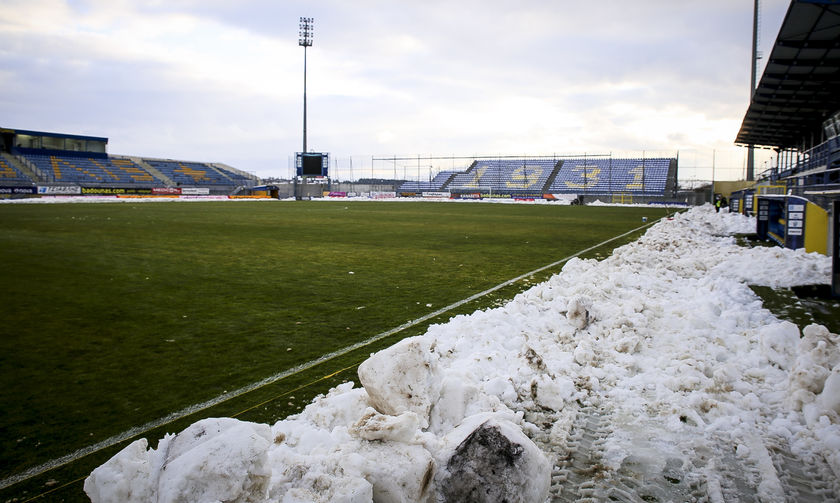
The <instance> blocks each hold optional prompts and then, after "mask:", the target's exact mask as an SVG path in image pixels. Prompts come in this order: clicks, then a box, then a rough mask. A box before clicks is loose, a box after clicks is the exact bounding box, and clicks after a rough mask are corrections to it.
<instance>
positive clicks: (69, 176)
mask: <svg viewBox="0 0 840 503" xmlns="http://www.w3.org/2000/svg"><path fill="white" fill-rule="evenodd" d="M22 157H23V158H24V159H25V160H27V161H29V162H31V163H32V164H33V165H34V166H35V168H37V170H38V171H40V173H41V175H42V176H43V177H44V179H45V180H44V181H50V182H63V183H72V184H109V183H119V184H126V183H128V184H136V183H145V184H149V183H155V182H156V183H160V181H159V180H157V179H156V178H155V177H154V176H152V175H151V174H150V173H149V172H148V171H146V170H145V169H143V168H142V167H140V166H138V165H137V164H135V163H134V162H133V161H131V160H129V159H112V158H109V157H96V158H94V157H76V156H64V155H36V154H27V155H24V156H22Z"/></svg>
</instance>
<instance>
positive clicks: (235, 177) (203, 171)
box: [0, 129, 259, 195]
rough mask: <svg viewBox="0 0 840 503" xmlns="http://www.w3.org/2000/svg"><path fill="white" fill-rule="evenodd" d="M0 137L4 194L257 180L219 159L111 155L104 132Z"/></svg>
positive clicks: (217, 188)
mask: <svg viewBox="0 0 840 503" xmlns="http://www.w3.org/2000/svg"><path fill="white" fill-rule="evenodd" d="M0 138H2V142H0V147H2V148H0V186H2V187H3V188H4V189H6V190H5V191H4V193H6V194H27V193H31V194H35V193H42V194H55V193H74V192H75V193H84V194H138V195H143V194H156V193H162V194H176V193H180V192H181V191H182V190H184V191H186V192H189V191H199V192H201V193H206V194H218V195H229V194H235V193H237V192H239V191H241V190H242V189H244V188H248V187H252V186H254V185H256V184H257V183H259V179H258V178H257V177H256V176H254V175H251V174H248V173H245V172H243V171H240V170H237V169H235V168H232V167H230V166H227V165H225V164H221V163H206V162H191V161H180V160H172V159H155V158H148V157H135V156H131V157H129V156H120V155H110V154H108V152H107V145H108V138H103V137H95V136H80V135H72V134H60V133H51V132H44V131H29V130H21V129H0ZM76 191H78V192H76Z"/></svg>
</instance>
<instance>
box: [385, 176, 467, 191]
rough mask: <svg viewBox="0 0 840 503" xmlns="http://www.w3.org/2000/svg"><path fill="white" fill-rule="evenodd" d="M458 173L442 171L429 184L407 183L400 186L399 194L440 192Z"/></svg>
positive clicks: (421, 182)
mask: <svg viewBox="0 0 840 503" xmlns="http://www.w3.org/2000/svg"><path fill="white" fill-rule="evenodd" d="M457 173H458V172H457V171H441V172H440V173H438V174H437V175H435V177H434V178H433V179H432V180H430V181H428V182H424V181H406V182H403V184H402V185H400V186H399V188H398V189H397V192H404V193H405V192H415V193H416V192H439V191H441V190H443V189H444V188H445V187H446V184H447V183H449V180H450V179H452V177H453V176H454V175H456V174H457Z"/></svg>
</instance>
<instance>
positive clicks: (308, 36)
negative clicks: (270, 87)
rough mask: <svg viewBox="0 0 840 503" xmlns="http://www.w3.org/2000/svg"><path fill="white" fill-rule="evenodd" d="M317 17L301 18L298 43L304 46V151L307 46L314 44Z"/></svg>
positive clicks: (304, 143) (304, 147)
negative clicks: (313, 36)
mask: <svg viewBox="0 0 840 503" xmlns="http://www.w3.org/2000/svg"><path fill="white" fill-rule="evenodd" d="M314 24H315V19H313V18H311V17H302V18H300V34H299V35H300V36H299V38H298V45H300V46H303V153H304V154H305V153H306V152H307V150H306V48H307V47H311V46H312V35H313V31H314Z"/></svg>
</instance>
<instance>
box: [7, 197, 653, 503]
mask: <svg viewBox="0 0 840 503" xmlns="http://www.w3.org/2000/svg"><path fill="white" fill-rule="evenodd" d="M664 215H665V210H660V209H656V210H654V209H650V208H627V207H622V208H614V207H565V206H554V205H508V204H469V203H467V204H432V203H379V202H346V203H345V202H284V203H281V202H263V203H222V202H220V203H211V202H206V203H204V202H202V203H189V204H185V203H155V204H149V203H143V204H131V203H128V204H60V205H2V206H0V260H2V263H3V264H4V273H3V288H2V292H0V313H2V327H3V336H2V337H0V369H2V371H0V411H2V415H3V420H2V424H0V453H2V454H0V478H6V477H9V476H12V475H14V474H17V473H20V472H22V471H23V470H26V469H28V468H31V467H33V466H37V465H39V464H41V463H44V462H47V461H49V460H51V459H54V458H57V457H59V456H62V455H65V454H68V453H70V452H73V451H75V450H77V449H80V448H83V447H86V446H88V445H91V444H94V443H96V442H99V441H102V440H104V439H106V438H109V437H111V436H113V435H116V434H119V433H121V432H124V431H125V430H127V429H129V428H131V427H134V426H138V425H142V424H144V423H147V422H149V421H153V420H156V419H158V418H161V417H164V416H166V415H167V414H169V413H171V412H174V411H177V410H181V409H183V408H184V407H186V406H189V405H192V404H196V403H200V402H203V401H205V400H208V399H211V398H213V397H216V396H219V395H221V394H222V393H225V392H227V391H231V390H234V389H237V388H239V387H242V386H245V385H247V384H249V383H253V382H255V381H259V380H260V379H263V378H265V377H267V376H271V375H274V374H276V373H278V372H280V371H282V370H284V369H288V368H291V367H294V366H295V365H298V364H300V363H302V362H306V361H309V360H312V359H314V358H317V357H318V356H320V355H323V354H325V353H328V352H331V351H335V350H337V349H340V348H343V347H347V346H349V345H351V344H353V343H355V342H358V341H361V340H365V339H367V338H369V337H371V336H373V335H376V334H378V333H381V332H384V331H386V330H388V329H391V328H393V327H396V326H398V325H401V324H402V323H405V322H406V321H409V320H412V319H416V318H418V317H420V316H423V315H425V314H428V313H430V312H432V311H435V310H437V309H439V308H441V307H443V306H446V305H449V304H451V303H454V302H456V301H458V300H461V299H464V298H466V297H468V296H470V295H472V294H474V293H476V292H480V291H483V290H485V289H487V288H490V287H492V286H495V285H497V284H499V283H502V282H503V281H505V280H508V279H510V278H513V277H516V276H518V275H520V274H523V273H526V272H528V271H531V270H534V269H536V268H538V267H540V266H543V265H546V264H549V263H551V262H554V261H556V260H558V259H560V258H563V257H565V256H567V255H570V254H572V253H575V252H577V251H579V250H582V249H585V248H587V247H590V246H592V245H594V244H597V243H600V242H602V241H604V240H606V239H609V238H611V237H614V236H616V235H619V234H621V233H624V232H626V231H628V230H631V229H634V228H636V227H639V226H640V225H641V217H643V216H646V217H648V218H649V219H653V218H655V217H659V216H664ZM635 237H636V236H629V237H628V238H626V239H625V240H624V241H623V242H627V241H630V240H632V239H635ZM620 244H622V242H618V243H615V242H614V243H611V244H610V245H609V247H608V249H607V250H601V251H600V252H595V251H593V252H592V253H590V254H589V256H596V255H597V254H598V253H600V254H607V253H609V250H611V249H612V248H613V247H615V246H618V245H620ZM554 272H556V271H554ZM549 273H550V271H547V272H546V273H545V275H547V274H549ZM540 279H542V278H535V280H540ZM526 286H527V285H526V284H523V285H521V286H518V287H516V288H512V289H508V290H507V291H505V292H503V293H502V296H508V297H510V296H512V295H514V294H515V293H517V291H520V290H522V289H524V288H525V287H526ZM497 300H498V299H493V298H487V299H482V300H480V301H477V302H476V303H474V304H472V305H470V306H468V309H466V308H465V309H464V310H465V311H472V310H475V309H477V308H482V307H488V306H489V305H492V303H493V302H495V301H497ZM452 314H454V313H452ZM449 316H450V314H447V315H445V316H443V317H442V319H440V320H435V321H441V322H442V321H445V320H446V319H447V318H448V317H449ZM421 331H422V327H419V328H417V329H415V330H414V331H407V333H402V334H397V335H396V336H395V337H396V338H391V339H389V340H385V341H382V342H381V343H380V344H378V345H374V346H372V347H368V348H363V350H360V351H357V352H355V353H353V354H349V355H346V356H344V357H342V358H340V359H336V361H334V362H330V363H329V365H328V366H327V368H324V369H320V370H319V371H318V372H316V373H312V372H310V373H303V374H302V375H298V376H294V378H290V379H287V380H283V381H281V382H278V383H275V384H273V385H272V386H270V387H267V388H268V389H264V390H260V392H259V393H256V392H255V393H250V394H248V395H245V396H243V397H240V398H238V399H236V400H234V401H231V403H227V404H224V406H223V407H216V408H214V409H212V410H207V411H203V412H202V414H203V415H196V416H195V417H190V418H188V420H185V421H184V423H185V424H182V425H179V424H171V425H167V427H166V428H165V429H164V430H163V431H170V432H175V431H178V430H179V429H181V428H183V427H184V426H186V424H189V423H191V422H193V421H195V420H198V419H200V418H201V417H208V416H211V415H216V416H218V415H238V416H240V417H242V418H243V419H249V420H258V421H275V420H277V419H279V418H281V417H284V416H285V415H287V414H288V413H291V412H295V411H296V410H298V409H299V408H300V407H301V406H302V405H304V404H305V403H307V402H308V401H309V400H310V399H311V398H312V396H314V395H315V394H317V393H320V392H323V391H325V390H326V389H327V388H329V387H330V386H332V385H335V384H336V383H338V382H341V381H343V380H355V372H354V366H355V365H358V363H359V362H360V361H361V360H363V359H364V358H365V357H366V356H367V354H369V353H370V352H372V351H374V350H376V349H378V348H379V347H384V346H385V345H390V344H393V342H395V341H396V340H398V338H399V337H405V336H408V335H415V334H416V333H418V332H421ZM342 369H343V370H342ZM337 371H340V372H338V373H335V374H333V372H337ZM324 376H327V377H326V378H324ZM313 381H315V383H314V384H313ZM163 431H161V432H150V433H149V434H147V435H144V436H147V437H148V438H149V439H150V440H156V439H157V438H158V437H159V436H161V435H162V432H163ZM110 454H113V452H110V453H108V455H110ZM100 457H101V456H100ZM106 459H107V458H106ZM103 461H104V459H99V458H95V457H94V459H93V460H92V461H91V462H92V463H95V464H94V465H93V466H95V465H96V464H99V463H101V462H103ZM88 470H89V466H86V467H83V468H81V469H80V471H81V472H82V475H84V473H86V471H88ZM73 476H75V475H73ZM59 482H63V481H59ZM39 483H41V482H39ZM79 487H80V485H79ZM14 490H15V487H14V486H12V487H11V488H9V489H7V490H5V491H2V492H0V495H2V496H4V497H3V498H2V499H3V500H5V499H6V497H5V496H7V495H9V494H13V493H10V492H9V491H14ZM78 490H79V488H78V487H77V488H75V491H76V492H78ZM31 491H38V489H37V488H29V489H27V490H26V492H27V493H28V494H29V495H30V496H31V495H32V494H33V493H32V492H31ZM74 494H75V493H74ZM71 499H72V497H71Z"/></svg>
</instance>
